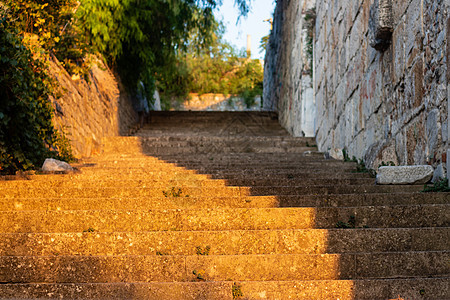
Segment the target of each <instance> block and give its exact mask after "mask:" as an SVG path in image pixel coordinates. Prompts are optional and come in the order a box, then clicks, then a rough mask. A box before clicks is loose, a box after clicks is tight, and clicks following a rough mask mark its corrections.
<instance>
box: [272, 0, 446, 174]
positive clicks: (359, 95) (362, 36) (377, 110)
mask: <svg viewBox="0 0 450 300" xmlns="http://www.w3.org/2000/svg"><path fill="white" fill-rule="evenodd" d="M448 2H450V1H442V0H402V1H392V0H349V1H334V0H320V1H319V0H317V1H315V6H316V7H315V9H316V15H317V18H316V22H315V30H314V82H313V85H314V96H313V98H314V99H313V101H314V102H315V109H316V111H317V114H316V121H315V122H316V124H315V127H316V130H315V134H316V138H317V142H318V146H319V150H320V151H328V152H330V153H331V154H332V155H333V156H334V157H339V156H341V155H342V150H343V149H346V150H347V152H348V154H349V156H350V157H352V156H355V157H357V158H363V159H364V160H365V162H366V164H367V165H368V166H369V167H373V168H376V167H378V165H380V164H381V163H382V162H386V163H387V162H393V163H395V164H396V165H419V164H420V165H423V164H430V165H433V166H434V167H438V166H439V165H441V166H445V163H446V162H447V156H448V155H450V152H449V153H448V154H447V151H448V149H449V108H448V105H449V104H448V94H449V92H450V90H449V89H448V79H449V78H448V77H449V74H448V73H447V69H448V64H449V63H450V60H449V57H448V55H449V53H450V45H449V43H448V42H447V41H448V40H449V33H450V30H449V28H450V21H448ZM304 4H305V1H302V0H292V1H286V0H284V1H278V2H277V8H276V10H275V14H274V30H273V35H274V36H273V37H271V39H273V40H274V41H278V44H277V43H275V44H276V47H272V48H269V50H268V54H267V57H266V71H267V68H269V70H271V71H272V74H268V77H267V78H268V79H270V78H272V80H271V82H272V85H273V86H272V87H273V89H272V90H273V92H272V95H266V94H265V98H264V101H267V98H266V96H271V98H270V99H271V100H272V102H274V103H275V104H274V103H272V106H275V107H277V108H278V110H279V113H280V119H281V120H282V121H283V120H286V119H289V116H290V115H292V112H290V110H289V109H286V107H288V108H292V107H301V105H302V104H301V103H298V102H301V101H304V100H303V99H302V98H301V97H296V96H295V93H292V91H296V89H298V88H299V87H301V80H298V79H297V77H298V76H297V75H296V73H295V72H293V73H290V74H288V75H286V74H287V71H288V70H289V69H292V68H294V67H295V66H298V65H304V64H305V63H304V61H303V60H302V57H301V56H300V55H297V54H295V53H296V52H295V51H294V49H295V47H294V45H297V47H298V45H299V43H302V40H301V37H298V35H295V34H294V33H293V32H295V31H297V32H298V31H299V30H302V29H301V28H302V27H301V26H300V27H299V26H297V25H298V24H299V22H298V21H296V19H297V18H301V17H302V16H301V13H300V12H299V11H297V14H296V15H295V14H294V15H293V13H292V11H291V10H289V7H297V6H298V7H303V5H304ZM371 15H372V18H371ZM291 18H294V20H290V19H291ZM377 22H378V23H377ZM300 23H301V22H300ZM370 24H371V26H369V25H370ZM280 27H281V28H280ZM283 32H284V34H282V33H283ZM286 32H288V33H289V34H286ZM295 37H297V41H292V38H295ZM289 53H291V54H292V53H293V54H295V55H296V58H297V59H295V58H292V57H291V58H290V59H287V58H286V56H287V55H289ZM274 65H275V66H274ZM270 68H272V69H270ZM277 68H278V69H277ZM298 93H304V91H299V92H298ZM284 95H288V96H284ZM290 95H293V97H292V96H290ZM296 102H297V103H296ZM282 124H283V125H284V126H286V127H289V126H290V127H292V128H293V127H295V126H293V125H291V124H290V123H289V122H282ZM288 129H289V128H288ZM292 131H293V130H291V132H292ZM296 131H301V128H300V129H296Z"/></svg>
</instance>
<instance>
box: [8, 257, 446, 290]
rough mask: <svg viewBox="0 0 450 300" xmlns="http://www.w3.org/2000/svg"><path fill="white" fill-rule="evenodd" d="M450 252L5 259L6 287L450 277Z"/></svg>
mask: <svg viewBox="0 0 450 300" xmlns="http://www.w3.org/2000/svg"><path fill="white" fill-rule="evenodd" d="M449 260H450V252H442V251H436V252H389V253H386V252H385V253H361V254H275V255H265V254H262V255H220V256H215V255H209V256H205V255H195V256H177V255H173V256H172V255H162V256H155V255H152V256H144V255H137V256H131V255H127V256H123V255H122V256H112V255H108V256H59V255H58V256H0V282H3V283H77V282H84V283H104V282H109V283H113V282H117V283H120V282H153V281H160V282H161V281H162V282H180V281H196V280H198V279H200V280H206V281H226V280H230V279H231V280H236V281H287V280H311V279H314V280H338V279H377V278H378V279H389V278H392V279H397V278H399V277H400V278H401V277H410V278H411V277H412V278H413V277H427V276H430V275H433V276H436V277H440V276H441V277H445V276H449V275H450V266H449V264H448V261H449Z"/></svg>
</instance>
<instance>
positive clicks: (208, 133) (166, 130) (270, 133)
mask: <svg viewBox="0 0 450 300" xmlns="http://www.w3.org/2000/svg"><path fill="white" fill-rule="evenodd" d="M210 126H215V127H216V128H214V129H210V128H206V127H204V126H196V125H191V126H189V128H185V129H180V128H176V127H171V126H161V127H160V126H159V125H156V124H155V127H154V128H149V129H142V130H140V131H139V132H137V133H135V134H134V136H137V137H152V138H157V137H167V136H170V137H177V138H190V137H202V138H205V137H213V138H216V137H232V136H236V131H237V130H234V129H227V128H223V127H222V126H221V125H220V124H218V123H215V124H214V123H212V124H211V125H210ZM219 127H221V128H219ZM175 130H176V132H174V131H175ZM238 134H239V136H240V137H243V136H247V137H259V136H264V137H274V138H280V137H289V134H288V133H287V132H286V130H284V129H280V128H279V127H275V126H267V127H266V128H261V127H260V126H259V125H256V126H254V125H248V126H247V127H246V129H245V131H241V132H238ZM312 145H314V144H312Z"/></svg>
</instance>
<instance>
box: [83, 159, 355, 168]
mask: <svg viewBox="0 0 450 300" xmlns="http://www.w3.org/2000/svg"><path fill="white" fill-rule="evenodd" d="M255 164H258V165H256V166H255ZM161 166H176V167H181V168H196V167H208V168H236V167H237V168H244V169H247V168H249V167H252V168H255V167H259V168H275V167H280V168H291V169H293V168H295V169H298V168H305V169H315V168H317V169H325V168H326V167H334V168H336V167H339V168H344V169H353V170H356V166H357V165H356V164H354V163H344V162H340V161H325V160H324V161H305V160H304V161H295V162H289V161H273V162H272V161H258V160H253V161H251V160H247V161H242V162H239V161H229V162H216V161H214V160H211V159H204V160H202V161H188V162H183V161H181V162H177V161H163V160H159V161H151V160H150V161H146V160H142V159H140V160H109V161H101V162H98V163H96V164H95V165H87V166H83V165H80V167H81V168H83V167H85V168H102V167H106V168H112V167H114V168H154V167H161Z"/></svg>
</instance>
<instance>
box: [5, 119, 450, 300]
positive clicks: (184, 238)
mask: <svg viewBox="0 0 450 300" xmlns="http://www.w3.org/2000/svg"><path fill="white" fill-rule="evenodd" d="M174 119H176V120H177V121H176V122H174ZM138 136H139V137H120V138H118V137H116V138H109V139H106V140H105V141H104V144H103V153H102V155H101V156H99V157H96V158H92V159H89V160H85V161H83V162H82V163H80V165H79V169H80V172H78V173H72V174H66V175H51V174H48V175H34V176H29V178H27V179H28V180H24V179H22V180H13V181H0V283H1V284H0V298H2V299H5V298H6V299H8V298H19V299H20V298H22V299H30V298H32V299H52V298H84V299H108V298H120V299H220V300H221V299H320V300H322V299H325V300H326V299H330V300H331V299H348V300H350V299H393V298H396V297H398V296H399V295H400V296H401V297H403V298H405V299H449V298H450V297H448V296H449V295H448V293H449V291H448V284H449V278H448V274H449V266H448V261H449V246H448V243H447V242H445V241H448V236H449V226H448V224H449V219H448V215H449V214H448V212H449V206H448V196H449V195H448V194H427V195H424V194H422V193H419V192H418V190H419V187H395V186H392V187H377V186H375V185H374V184H373V179H371V178H370V177H369V176H368V175H367V174H357V173H354V170H355V164H354V163H343V162H338V161H334V160H326V159H325V158H324V157H323V156H322V155H321V154H320V153H317V152H316V149H315V147H314V141H313V140H312V139H306V138H292V137H290V136H288V135H287V133H286V132H285V131H283V129H282V128H281V127H279V125H278V124H277V122H276V120H274V119H273V115H270V114H265V113H245V114H243V113H242V114H239V113H238V114H236V113H232V114H227V113H190V114H188V113H160V114H156V115H154V117H153V121H152V123H151V124H149V125H147V126H146V127H145V128H143V129H142V130H141V131H140V132H139V133H138Z"/></svg>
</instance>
